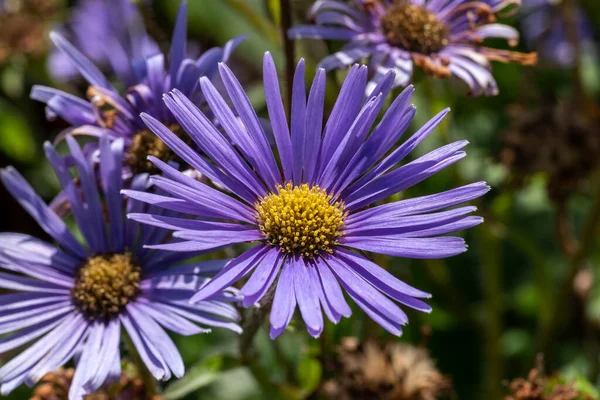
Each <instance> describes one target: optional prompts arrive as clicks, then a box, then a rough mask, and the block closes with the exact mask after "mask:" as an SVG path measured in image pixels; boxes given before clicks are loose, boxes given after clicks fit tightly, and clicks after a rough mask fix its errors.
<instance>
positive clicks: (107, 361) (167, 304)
mask: <svg viewBox="0 0 600 400" xmlns="http://www.w3.org/2000/svg"><path fill="white" fill-rule="evenodd" d="M66 142H67V145H68V146H69V148H70V151H71V156H72V162H73V164H74V166H75V169H76V170H77V172H78V177H79V182H80V186H79V185H77V184H76V183H75V181H74V180H73V177H72V175H71V173H70V170H69V166H68V164H67V162H66V160H65V158H61V157H59V156H58V155H57V153H56V152H55V149H54V148H53V147H52V146H51V145H50V144H46V147H45V150H46V155H47V157H48V159H49V161H50V162H51V164H52V166H53V167H54V170H55V171H56V174H57V176H58V179H59V181H60V183H61V185H62V187H63V191H64V193H65V194H66V196H67V197H68V199H69V202H70V207H71V212H72V215H73V217H74V220H75V222H76V223H77V226H78V228H79V231H80V233H81V235H82V236H83V238H84V239H85V242H86V243H87V245H83V244H81V243H80V242H79V241H77V240H76V239H75V236H74V234H73V233H71V232H70V231H69V229H68V228H67V225H65V223H64V222H63V220H61V219H60V218H59V217H58V216H57V215H56V214H55V213H54V212H53V211H52V210H51V209H50V208H49V207H48V206H46V204H44V202H43V201H42V199H40V198H39V197H38V196H37V195H36V193H35V192H34V190H33V189H32V188H31V186H29V185H28V184H27V182H26V181H25V180H24V179H23V178H22V177H21V175H19V173H18V172H16V171H15V170H14V169H13V168H7V169H4V170H2V171H1V172H0V178H1V179H2V181H3V183H4V185H5V186H6V188H7V189H8V191H9V192H10V193H11V194H12V195H13V196H14V197H15V199H17V201H18V202H19V203H20V204H21V205H22V206H23V207H24V208H25V209H26V210H27V211H28V212H29V214H30V215H31V216H32V217H33V218H34V219H35V220H36V221H37V222H38V224H39V225H40V226H41V227H42V228H43V229H44V230H45V231H46V233H48V235H50V236H51V237H52V238H53V239H54V240H55V241H56V244H50V243H47V242H45V241H42V240H39V239H36V238H34V237H31V236H28V235H23V234H19V233H8V232H5V233H1V234H0V270H1V272H0V288H2V289H3V293H4V294H2V295H0V299H1V300H0V304H2V311H0V333H1V334H3V335H4V334H6V333H10V335H8V336H6V335H4V336H3V337H2V338H1V339H0V352H2V353H4V352H7V351H11V350H14V349H17V348H19V347H21V346H23V345H25V344H26V343H29V342H32V341H35V342H34V343H31V344H30V345H29V346H28V347H27V348H26V349H25V350H24V351H23V352H21V353H20V354H19V355H17V356H16V357H14V358H13V359H12V360H10V361H8V362H6V363H5V364H4V365H3V366H2V367H0V384H1V392H2V394H3V395H5V394H7V393H8V392H10V391H11V390H13V389H14V388H15V387H17V386H19V385H20V384H21V383H23V382H25V383H27V384H28V385H32V384H34V383H35V382H36V381H37V380H39V379H40V378H41V377H42V376H44V375H45V374H46V373H48V372H50V371H53V370H55V369H56V368H59V367H61V366H62V365H64V364H65V363H67V362H68V361H69V360H70V359H72V358H75V359H77V360H78V361H77V368H76V373H75V376H74V379H73V384H72V386H71V390H70V393H69V399H71V400H75V399H83V396H84V395H85V394H88V393H91V392H93V391H94V390H96V389H97V388H99V387H100V386H101V385H102V384H103V383H104V382H105V381H111V380H113V379H117V380H118V378H119V377H120V374H121V371H120V369H121V364H120V351H119V346H120V344H119V343H120V336H121V327H123V328H125V331H126V332H127V335H128V336H129V338H130V339H131V342H132V343H133V345H134V346H135V348H136V350H137V352H138V354H139V356H140V357H141V359H142V361H143V362H144V364H145V365H146V366H147V367H148V370H149V371H150V372H151V373H152V375H153V376H154V377H155V378H156V379H159V380H167V379H169V378H170V377H171V375H175V376H176V377H181V376H183V374H184V365H183V361H182V358H181V356H180V354H179V352H178V350H177V348H176V347H175V345H174V343H173V341H172V340H171V339H170V338H169V335H168V334H167V333H166V332H165V329H168V330H170V331H173V332H175V333H178V334H181V335H194V334H198V333H203V332H208V331H209V330H208V329H206V328H203V327H200V326H198V325H196V324H195V323H200V324H202V325H206V326H215V327H223V328H228V329H231V330H233V331H237V332H240V328H239V327H238V325H236V324H235V322H234V321H237V320H238V319H239V315H238V312H237V311H236V309H235V307H233V306H232V305H231V304H228V302H230V301H237V299H238V295H237V291H236V290H235V289H225V290H224V291H222V292H220V293H219V294H217V296H215V297H213V299H212V300H210V301H203V302H199V303H195V304H189V303H188V299H189V298H190V296H191V295H192V294H193V293H195V292H196V290H197V289H198V288H199V287H201V286H202V285H203V284H204V283H205V282H206V281H207V278H204V277H203V276H204V275H207V274H208V275H210V274H214V273H215V272H216V271H218V270H220V269H221V268H222V267H223V265H224V264H225V262H224V261H223V260H215V261H204V262H190V261H191V260H190V257H193V256H195V255H196V254H194V253H187V254H185V253H184V254H173V253H165V252H160V251H155V250H151V249H146V248H144V247H143V246H142V244H143V243H145V242H146V241H152V242H156V241H158V242H166V243H168V242H169V241H170V240H172V239H171V238H170V235H165V232H166V231H164V230H159V229H155V228H153V227H149V226H144V225H140V224H138V223H136V222H134V221H130V220H127V219H126V218H125V213H126V212H136V211H139V212H151V213H152V212H159V213H161V209H158V208H156V207H150V208H147V206H146V205H145V204H143V203H140V202H136V201H133V200H123V198H122V196H121V195H120V193H119V192H120V190H121V188H122V180H121V168H120V166H121V158H122V155H123V147H124V142H123V140H122V139H118V140H115V141H114V142H112V143H110V141H109V140H108V139H107V138H101V139H100V155H99V156H100V159H101V162H100V166H99V174H98V175H96V174H95V171H94V170H95V165H94V163H93V161H92V160H91V159H89V158H86V156H85V154H84V153H83V151H82V149H81V148H80V147H79V145H78V144H77V142H76V141H75V139H73V137H71V136H67V137H66ZM97 180H98V181H99V185H98V186H97V185H96V182H97ZM148 186H149V182H148V176H147V175H138V176H136V177H134V178H133V183H132V185H131V187H133V188H136V189H138V190H144V189H146V188H147V187H148ZM101 199H104V201H102V200H101ZM175 207H177V206H176V205H175ZM181 211H183V212H185V206H184V207H182V208H181ZM161 214H162V215H169V214H171V212H167V213H166V214H165V213H161ZM175 214H176V213H175ZM171 217H172V215H171ZM190 222H191V221H190ZM170 267H173V268H170ZM7 291H8V293H7Z"/></svg>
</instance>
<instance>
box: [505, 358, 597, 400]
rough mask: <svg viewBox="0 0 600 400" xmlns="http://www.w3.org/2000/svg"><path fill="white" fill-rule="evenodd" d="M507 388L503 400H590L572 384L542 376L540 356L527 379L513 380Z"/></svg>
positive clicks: (542, 360)
mask: <svg viewBox="0 0 600 400" xmlns="http://www.w3.org/2000/svg"><path fill="white" fill-rule="evenodd" d="M507 386H508V391H509V394H508V395H507V396H506V397H505V400H592V399H591V398H590V397H589V396H586V395H584V394H582V393H580V392H579V391H578V390H577V389H575V387H573V385H572V384H565V383H563V382H561V380H559V379H548V378H547V377H546V376H545V375H544V359H543V356H542V355H541V354H540V355H538V358H537V362H536V367H535V368H533V369H532V370H531V371H529V375H528V376H527V379H524V378H515V379H513V380H512V381H511V382H510V383H508V384H507Z"/></svg>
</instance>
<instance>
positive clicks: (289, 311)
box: [269, 257, 296, 339]
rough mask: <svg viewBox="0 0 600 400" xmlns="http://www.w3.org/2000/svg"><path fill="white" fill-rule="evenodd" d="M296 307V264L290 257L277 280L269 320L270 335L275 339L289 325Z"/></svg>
mask: <svg viewBox="0 0 600 400" xmlns="http://www.w3.org/2000/svg"><path fill="white" fill-rule="evenodd" d="M295 309H296V295H295V291H294V265H293V263H292V260H291V258H290V257H288V258H287V259H286V260H285V262H284V265H283V269H282V271H281V274H280V276H279V281H278V282H277V289H276V290H275V297H274V298H273V308H271V315H270V317H269V321H270V323H271V331H270V334H269V336H270V337H271V339H275V338H276V337H277V336H279V335H281V333H282V332H283V331H284V330H285V328H286V327H287V326H288V324H289V323H290V321H291V320H292V317H293V316H294V310H295Z"/></svg>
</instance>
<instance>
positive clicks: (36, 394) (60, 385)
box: [29, 368, 163, 400]
mask: <svg viewBox="0 0 600 400" xmlns="http://www.w3.org/2000/svg"><path fill="white" fill-rule="evenodd" d="M74 375H75V369H73V368H66V369H65V368H59V369H57V370H56V371H52V372H50V373H48V374H46V375H45V376H44V377H43V378H42V379H41V380H40V384H39V385H38V386H37V387H36V388H35V389H34V391H33V394H32V396H31V398H30V399H29V400H64V399H67V396H68V393H69V390H70V388H71V383H72V382H73V376H74ZM85 400H163V397H162V396H159V395H151V396H150V395H148V394H147V388H146V387H144V383H143V382H142V380H141V379H140V378H138V377H131V376H130V375H128V374H127V373H125V372H122V373H121V377H120V379H119V380H118V381H117V382H115V383H112V384H110V385H104V386H103V387H101V388H100V389H98V390H96V391H95V392H94V393H92V394H89V395H87V396H86V397H85Z"/></svg>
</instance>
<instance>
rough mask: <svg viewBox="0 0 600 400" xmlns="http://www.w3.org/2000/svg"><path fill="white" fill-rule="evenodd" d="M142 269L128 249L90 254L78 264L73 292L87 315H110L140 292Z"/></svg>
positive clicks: (98, 317) (77, 303) (82, 310)
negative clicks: (124, 251) (91, 255)
mask: <svg viewBox="0 0 600 400" xmlns="http://www.w3.org/2000/svg"><path fill="white" fill-rule="evenodd" d="M141 271H142V270H141V268H140V267H138V266H137V265H135V264H134V263H133V260H132V257H131V254H129V253H125V254H111V255H101V256H94V257H91V258H89V259H88V260H87V261H86V262H85V263H84V264H83V265H82V266H81V267H80V268H79V271H78V272H77V275H76V277H75V288H73V289H72V290H71V296H72V298H73V301H74V302H75V305H76V306H77V308H78V309H79V310H80V311H81V312H82V313H84V314H85V315H86V316H87V317H88V318H90V319H92V320H94V319H109V318H110V317H112V316H114V315H116V314H118V313H119V312H121V311H122V310H123V308H124V307H125V306H126V305H127V303H129V302H130V301H132V300H134V299H135V298H136V297H137V296H138V294H139V293H140V275H141Z"/></svg>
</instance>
